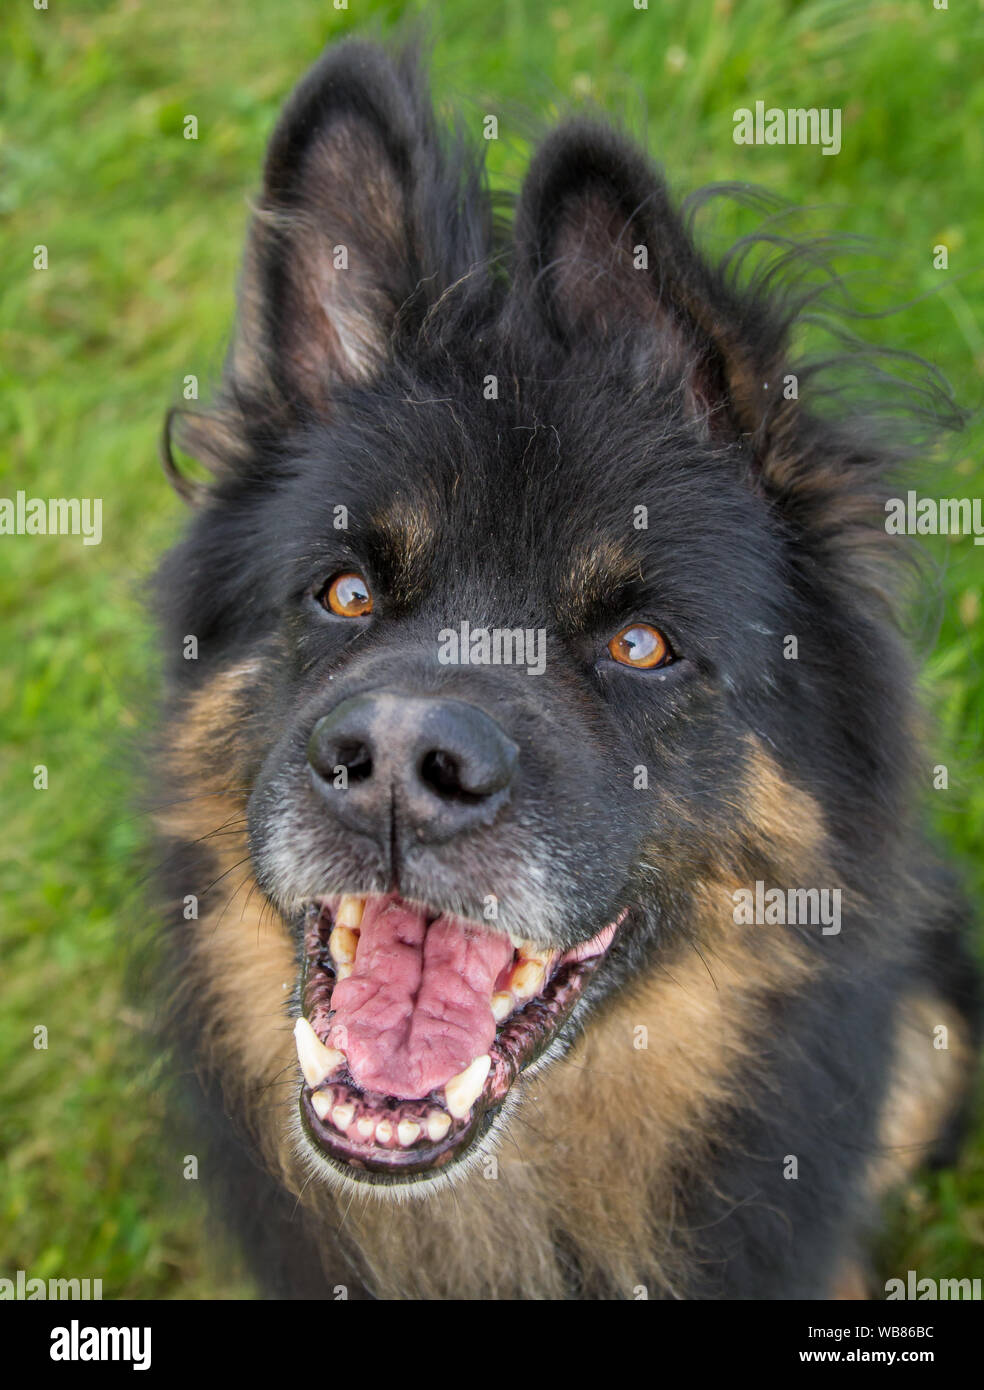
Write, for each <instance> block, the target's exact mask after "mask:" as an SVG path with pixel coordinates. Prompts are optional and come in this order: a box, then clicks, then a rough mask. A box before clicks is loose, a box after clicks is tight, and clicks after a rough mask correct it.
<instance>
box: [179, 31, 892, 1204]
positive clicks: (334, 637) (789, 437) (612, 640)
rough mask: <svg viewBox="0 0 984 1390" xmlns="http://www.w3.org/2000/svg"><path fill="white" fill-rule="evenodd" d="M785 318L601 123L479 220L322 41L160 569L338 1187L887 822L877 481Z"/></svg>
mask: <svg viewBox="0 0 984 1390" xmlns="http://www.w3.org/2000/svg"><path fill="white" fill-rule="evenodd" d="M787 337H788V332H787V324H786V322H785V319H784V318H783V316H782V314H781V313H779V312H777V311H773V310H772V309H770V308H769V307H767V306H766V305H765V304H763V303H762V302H761V301H760V300H759V299H758V298H756V297H753V296H750V295H742V294H741V293H739V292H738V291H737V290H736V289H735V288H734V287H733V286H732V285H731V283H730V282H729V280H728V278H727V277H726V276H725V275H724V274H723V273H721V272H719V271H716V270H711V269H710V268H709V267H708V266H707V265H706V264H705V263H704V261H703V260H702V259H701V258H700V256H699V255H698V254H697V252H696V251H695V249H694V246H693V244H692V241H691V239H690V237H689V235H688V233H687V231H686V229H685V227H684V224H683V223H682V222H681V220H680V218H679V216H678V215H677V213H676V212H675V211H674V210H673V208H672V207H671V205H670V203H669V201H668V199H667V195H666V193H665V190H664V188H663V185H662V183H661V182H660V180H659V178H658V176H657V174H656V173H655V172H654V170H653V169H652V167H651V166H650V165H649V163H648V162H647V161H646V160H645V158H644V157H643V156H642V155H641V154H639V153H637V152H636V151H635V150H634V149H633V148H632V147H631V145H629V144H628V143H627V142H625V141H624V140H623V139H621V138H620V137H618V136H616V135H614V134H612V133H611V132H610V131H608V130H607V129H605V128H604V127H602V126H599V125H596V124H589V123H580V122H577V123H572V124H570V125H568V126H565V127H562V128H561V129H560V130H558V131H557V132H556V133H555V134H554V135H553V136H552V137H551V138H549V139H548V140H547V141H546V143H545V145H544V146H543V147H542V148H541V150H540V151H539V152H538V153H537V155H536V157H535V159H534V161H533V163H532V166H531V168H530V171H529V174H528V177H527V179H526V182H525V185H524V187H523V190H522V193H521V196H520V198H519V201H518V205H517V207H516V210H515V217H514V219H513V222H512V228H511V231H510V232H509V234H508V235H504V234H503V233H502V231H501V229H499V227H498V223H497V220H496V218H495V217H493V214H492V211H491V206H490V201H489V199H488V197H487V195H486V193H485V191H484V185H483V179H482V176H481V168H480V162H479V161H476V160H475V159H474V158H473V157H472V156H471V155H470V154H469V153H467V151H463V150H461V149H456V148H452V147H451V142H449V141H448V140H447V139H445V138H444V137H443V136H441V135H439V134H438V132H437V130H436V128H435V123H434V118H433V116H432V114H431V112H430V109H429V106H428V104H427V102H426V100H425V97H424V95H423V93H422V90H421V86H420V82H419V79H418V78H417V77H416V76H415V75H414V73H413V71H412V68H411V67H410V66H409V65H408V64H405V63H399V64H396V65H392V64H391V63H390V62H389V60H387V59H386V58H384V57H383V56H381V54H380V53H379V52H378V51H376V50H374V49H371V48H369V47H366V46H362V45H348V46H343V47H342V48H338V49H335V50H334V51H333V52H332V53H331V54H329V55H328V56H327V57H326V58H325V59H324V60H322V62H321V63H320V64H319V65H318V66H317V67H316V68H315V70H314V71H313V72H312V73H311V74H310V75H309V76H308V78H307V79H306V80H305V81H304V83H302V85H301V86H300V88H299V89H298V91H297V92H296V93H295V95H294V97H293V98H292V100H291V101H290V103H289V105H288V107H287V110H286V112H285V114H284V116H283V118H282V120H281V122H280V124H279V126H278V128H277V130H276V133H275V134H274V137H273V140H272V144H271V147H270V151H269V155H268V159H267V164H266V172H265V183H264V190H263V196H262V201H261V204H260V206H259V208H258V209H257V212H256V215H255V218H254V222H253V226H252V229H251V233H250V240H249V245H248V250H247V258H246V266H245V271H244V278H243V284H242V291H241V312H240V322H239V328H238V333H237V336H236V340H235V343H234V346H233V349H232V352H231V355H230V361H229V366H228V371H227V378H226V383H225V387H224V390H223V394H222V397H221V399H220V400H219V402H218V403H217V405H216V407H215V408H214V409H213V410H212V411H211V412H210V413H207V414H203V415H201V416H199V417H197V419H192V420H191V421H190V422H189V424H188V427H187V429H188V432H187V434H186V439H187V441H188V444H189V447H190V448H191V449H192V450H193V451H195V452H197V453H198V454H199V456H201V457H204V458H206V460H207V461H209V462H211V463H212V465H213V466H214V467H215V469H216V471H217V473H218V478H217V481H216V482H215V484H214V485H213V486H212V487H211V488H210V489H209V490H208V493H207V495H206V496H205V497H204V500H203V503H202V505H201V507H200V509H199V511H198V515H197V517H196V519H195V520H194V522H193V524H192V526H191V528H190V531H189V534H188V536H187V537H186V539H185V540H184V541H183V542H182V544H181V545H180V546H179V547H178V548H177V549H176V550H175V551H174V552H173V553H172V555H171V557H170V558H169V560H168V562H167V564H166V566H165V569H164V571H163V573H162V584H163V586H164V588H165V589H166V591H167V593H168V603H169V605H170V609H171V614H172V616H171V634H172V640H173V642H174V644H175V647H179V646H180V643H181V641H182V640H183V637H184V635H185V634H188V633H193V634H195V635H196V637H197V641H198V644H199V645H198V660H197V661H195V662H188V661H181V660H177V661H176V663H175V678H176V681H177V683H178V685H179V687H180V688H181V689H184V690H188V689H189V687H190V688H191V691H192V693H193V692H194V691H195V690H196V689H198V688H199V687H201V686H202V684H203V682H204V683H206V684H207V682H208V681H209V680H210V679H212V678H213V677H214V675H215V672H216V671H217V670H221V671H226V672H228V671H233V672H239V673H241V679H240V680H239V683H238V686H237V693H236V698H235V701H230V702H228V703H226V704H225V705H222V706H220V707H219V716H218V721H217V722H216V721H215V720H214V719H213V722H212V724H211V725H210V732H209V740H210V741H211V746H210V750H209V751H206V750H205V743H206V740H204V739H203V740H202V743H201V745H200V748H201V753H200V756H201V757H202V759H203V761H204V762H210V766H211V768H212V771H213V773H214V772H215V771H216V770H218V772H219V773H220V774H221V773H222V772H223V771H224V772H225V773H226V774H227V776H228V781H229V783H230V785H232V786H234V788H235V789H236V791H237V793H238V791H239V789H241V791H242V797H243V802H244V805H245V815H246V817H247V820H248V855H249V857H250V860H251V866H252V872H253V874H254V875H255V880H256V883H257V884H258V886H259V888H260V890H261V891H262V893H263V894H264V895H266V899H267V900H268V901H269V903H270V904H272V905H273V907H274V908H275V909H276V913H277V914H278V918H279V920H280V921H282V922H283V923H284V924H285V930H287V931H290V932H291V933H293V935H294V940H295V942H296V947H297V956H298V961H299V971H300V983H299V985H298V988H297V991H296V993H295V994H294V996H293V999H294V1005H293V1013H294V1015H295V1016H296V1038H297V1044H298V1060H299V1068H300V1075H298V1076H297V1078H296V1080H295V1081H294V1082H293V1084H294V1085H295V1086H296V1087H298V1089H299V1092H300V1115H301V1119H302V1123H303V1134H304V1138H303V1141H302V1142H303V1143H304V1144H305V1145H306V1146H307V1147H308V1151H309V1154H310V1155H316V1156H317V1161H318V1164H319V1166H320V1171H322V1172H323V1173H324V1174H325V1175H336V1174H337V1175H343V1176H345V1177H348V1178H349V1179H352V1180H360V1181H364V1182H369V1183H373V1182H374V1183H378V1184H384V1185H385V1184H394V1183H396V1184H404V1185H409V1184H412V1183H417V1184H420V1183H421V1182H423V1183H424V1185H426V1182H427V1181H428V1180H433V1179H435V1178H443V1177H447V1176H448V1175H450V1174H452V1173H453V1172H455V1171H457V1167H456V1165H457V1164H458V1163H459V1161H460V1160H462V1159H463V1158H465V1157H466V1156H467V1155H469V1154H475V1153H477V1152H480V1151H481V1142H482V1139H483V1136H484V1135H485V1134H486V1133H487V1132H488V1131H489V1129H490V1127H493V1126H495V1125H496V1123H497V1121H498V1120H499V1119H501V1117H502V1116H503V1115H504V1114H505V1113H507V1112H508V1108H509V1107H508V1102H509V1099H510V1096H511V1095H512V1088H513V1083H514V1082H515V1080H516V1078H517V1076H519V1075H520V1074H521V1073H522V1072H524V1071H527V1070H528V1069H529V1068H531V1067H532V1066H534V1065H535V1064H537V1063H538V1062H541V1061H542V1060H544V1059H549V1058H551V1057H553V1056H557V1055H560V1054H561V1053H562V1052H563V1050H564V1048H565V1047H566V1046H568V1045H569V1042H570V1040H571V1039H572V1038H573V1037H574V1035H575V1033H576V1032H577V1030H579V1029H581V1028H583V1027H585V1026H590V1019H591V1018H592V1017H593V1015H594V1013H595V1011H597V1010H599V1009H603V1008H604V1007H605V1001H606V1000H607V999H608V998H609V997H610V996H611V995H612V994H613V993H615V992H617V991H619V990H622V989H624V988H626V987H628V986H629V985H630V983H631V981H632V980H633V978H635V977H636V976H637V975H638V973H639V972H640V971H642V970H645V969H647V968H652V967H653V965H654V963H656V962H658V961H660V960H661V959H666V958H667V957H668V956H669V954H671V953H672V951H673V950H674V949H675V947H676V946H677V945H678V944H679V943H681V942H683V943H686V946H687V949H689V947H690V945H691V944H698V942H699V938H700V931H701V928H700V920H699V917H700V912H706V911H707V910H708V909H707V904H708V901H709V897H708V895H709V892H710V888H709V885H717V886H718V887H720V886H721V885H726V884H728V883H730V882H738V883H745V882H748V881H754V880H755V879H756V878H757V877H762V876H764V875H765V874H766V873H767V872H768V870H769V869H770V867H771V868H772V869H773V870H775V869H776V866H779V868H780V870H782V869H783V868H784V869H785V871H786V872H787V878H786V880H784V881H789V873H790V872H795V870H790V869H789V866H790V864H803V863H805V862H811V863H812V862H818V857H820V856H821V842H823V843H826V838H827V837H829V836H831V835H833V836H834V837H835V839H836V837H838V836H840V837H842V838H847V835H848V829H847V828H848V827H850V826H852V825H854V824H857V823H858V821H859V819H860V820H863V821H864V823H865V824H866V825H867V826H868V830H867V832H866V833H867V834H868V835H869V836H870V837H871V839H872V842H875V841H876V840H877V839H878V836H879V835H880V834H881V833H882V827H883V826H884V825H888V824H890V823H891V818H892V816H893V815H894V814H895V813H896V810H897V786H898V778H899V767H900V766H901V764H902V762H903V761H904V757H903V756H901V754H900V751H899V748H898V746H897V745H898V743H899V742H900V741H901V739H902V736H903V730H904V726H905V722H906V717H905V713H904V706H905V699H906V696H905V688H906V680H905V678H904V675H902V674H900V667H899V663H898V657H897V653H896V650H895V646H894V644H893V642H892V639H891V638H890V637H889V636H887V635H886V631H885V627H884V624H883V623H882V621H881V619H880V618H879V617H878V616H877V615H876V614H875V613H874V611H873V609H874V607H875V604H876V600H875V599H874V597H873V596H872V592H873V591H872V588H871V586H870V584H869V583H868V574H869V571H868V568H867V565H868V556H869V554H870V551H871V550H872V549H873V548H875V547H874V546H873V545H869V540H872V539H874V540H876V539H877V535H876V532H874V531H873V530H872V529H871V528H869V526H868V516H869V513H870V507H869V503H870V498H871V496H872V495H873V489H874V488H875V486H876V484H875V481H874V473H875V470H874V465H873V462H872V459H871V457H870V456H869V455H868V454H867V453H865V451H864V449H863V448H862V447H861V445H860V442H854V441H851V440H849V439H846V438H845V437H844V435H843V432H838V429H837V427H836V426H835V425H834V424H832V423H831V422H830V421H829V420H828V421H826V422H825V423H824V424H822V425H821V424H820V423H819V419H818V417H817V416H816V415H815V414H813V413H812V412H811V410H810V408H809V405H808V403H807V402H804V400H803V399H802V396H803V391H802V387H800V389H799V390H798V391H797V389H796V386H797V381H796V377H795V369H794V366H793V365H792V364H791V362H790V361H789V360H788V356H787V353H788V342H787ZM850 540H855V541H858V544H857V545H855V546H853V547H852V546H850V545H848V544H847V542H848V541H850ZM858 557H861V558H860V559H859V558H858ZM186 654H187V653H185V655H186ZM896 692H897V694H896ZM859 693H860V694H861V695H862V698H860V699H859V698H858V695H859ZM189 698H191V696H189ZM180 708H181V706H180V702H179V709H180ZM217 750H220V751H217ZM194 775H195V769H194V768H191V769H190V777H191V779H192V780H193V779H194ZM873 806H874V807H877V813H874V814H873V813H872V807H873ZM862 808H864V810H865V811H866V814H865V815H863V816H861V817H859V815H858V812H859V810H861V809H862ZM824 852H825V851H824ZM793 881H795V880H793ZM718 905H719V908H720V912H721V917H722V920H724V919H725V918H726V917H727V916H728V915H729V914H730V903H729V902H728V899H727V897H726V895H724V894H723V893H722V896H721V897H720V901H719V904H718ZM250 947H251V943H250V942H249V941H244V942H243V950H244V951H248V950H249V949H250ZM229 969H230V970H233V969H235V962H233V961H230V962H229Z"/></svg>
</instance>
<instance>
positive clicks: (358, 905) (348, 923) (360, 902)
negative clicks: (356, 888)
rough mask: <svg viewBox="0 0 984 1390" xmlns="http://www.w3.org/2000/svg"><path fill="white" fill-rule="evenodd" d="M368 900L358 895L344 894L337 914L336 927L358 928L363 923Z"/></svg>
mask: <svg viewBox="0 0 984 1390" xmlns="http://www.w3.org/2000/svg"><path fill="white" fill-rule="evenodd" d="M365 907H366V900H365V898H360V897H359V896H358V894H356V893H345V894H343V896H342V898H341V900H340V902H339V904H338V911H337V912H336V913H335V925H336V927H357V926H358V925H359V923H360V922H361V921H362V914H363V912H364V911H365Z"/></svg>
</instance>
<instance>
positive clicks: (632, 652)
mask: <svg viewBox="0 0 984 1390" xmlns="http://www.w3.org/2000/svg"><path fill="white" fill-rule="evenodd" d="M608 651H609V653H610V655H611V656H612V657H613V658H614V660H615V661H617V662H619V663H620V665H622V666H635V667H636V668H637V669H639V670H644V671H648V670H652V668H653V667H654V666H666V665H667V664H668V662H669V660H670V644H669V643H668V642H667V640H666V638H665V637H664V636H663V634H662V633H661V632H659V631H658V630H657V629H656V628H654V627H650V625H649V624H648V623H633V624H632V626H631V627H623V628H622V631H621V632H617V633H616V634H615V636H614V637H613V638H612V640H611V641H610V642H609V644H608Z"/></svg>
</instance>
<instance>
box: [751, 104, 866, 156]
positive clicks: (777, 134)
mask: <svg viewBox="0 0 984 1390" xmlns="http://www.w3.org/2000/svg"><path fill="white" fill-rule="evenodd" d="M733 119H734V123H735V128H734V131H733V133H732V139H733V140H734V142H735V144H736V145H819V146H820V147H821V149H820V153H821V154H840V147H841V112H840V107H839V106H809V107H803V106H794V107H787V108H783V107H781V106H769V107H767V106H766V104H765V102H764V101H757V102H756V103H755V109H754V110H752V108H751V107H749V106H739V107H738V109H737V111H735V113H734V117H733Z"/></svg>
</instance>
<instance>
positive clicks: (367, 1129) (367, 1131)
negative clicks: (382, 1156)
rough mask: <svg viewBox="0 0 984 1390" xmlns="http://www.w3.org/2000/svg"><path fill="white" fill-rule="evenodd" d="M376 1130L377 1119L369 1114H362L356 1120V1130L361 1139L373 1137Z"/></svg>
mask: <svg viewBox="0 0 984 1390" xmlns="http://www.w3.org/2000/svg"><path fill="white" fill-rule="evenodd" d="M375 1130H376V1121H375V1120H374V1119H372V1118H371V1117H370V1116H369V1115H360V1116H359V1118H358V1119H357V1120H356V1122H355V1131H356V1133H357V1134H358V1136H359V1138H360V1139H371V1138H372V1136H373V1134H374V1133H375Z"/></svg>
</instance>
